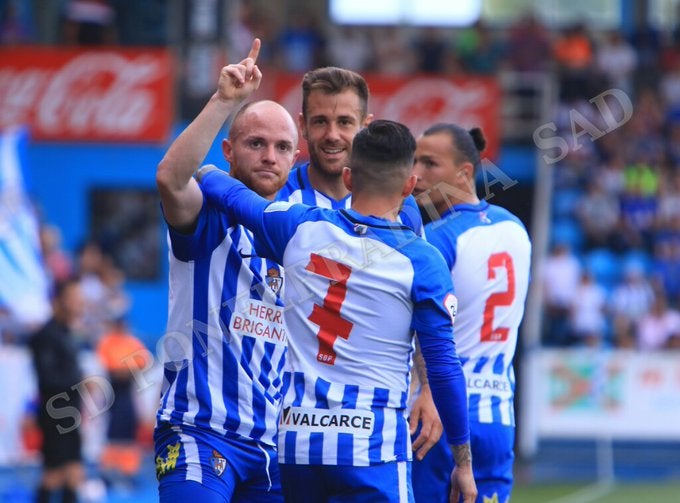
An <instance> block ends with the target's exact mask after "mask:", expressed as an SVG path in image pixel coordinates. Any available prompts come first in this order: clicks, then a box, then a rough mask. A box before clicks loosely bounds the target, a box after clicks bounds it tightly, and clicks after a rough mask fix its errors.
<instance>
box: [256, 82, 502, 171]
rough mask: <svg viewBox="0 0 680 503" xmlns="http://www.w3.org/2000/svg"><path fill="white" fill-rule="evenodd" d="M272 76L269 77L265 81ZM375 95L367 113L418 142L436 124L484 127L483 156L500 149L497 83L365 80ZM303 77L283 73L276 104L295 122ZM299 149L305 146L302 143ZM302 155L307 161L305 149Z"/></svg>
mask: <svg viewBox="0 0 680 503" xmlns="http://www.w3.org/2000/svg"><path fill="white" fill-rule="evenodd" d="M268 77H269V73H268V74H267V75H265V79H266V78H268ZM364 77H365V78H366V82H367V83H368V87H369V89H370V92H371V97H370V100H369V111H370V112H371V113H372V114H373V116H374V117H375V118H376V119H390V120H395V121H399V122H401V123H403V124H405V125H407V126H408V127H409V128H410V129H411V131H412V132H413V134H414V135H416V137H417V136H418V135H420V134H421V133H422V132H423V131H425V129H427V128H428V127H429V126H432V125H433V124H435V123H437V122H454V123H456V124H460V125H461V126H463V127H466V128H472V127H475V126H477V127H481V128H482V130H483V131H484V134H485V136H486V139H487V147H486V149H485V150H484V153H483V157H485V158H487V159H490V160H494V159H496V157H497V155H498V150H499V147H500V118H501V117H500V110H501V90H500V87H499V85H498V83H497V82H496V80H495V79H494V78H491V77H479V76H455V77H453V76H442V77H438V76H425V75H420V76H418V75H416V76H413V77H408V78H407V77H393V76H386V75H375V74H373V75H371V74H369V75H365V76H364ZM301 82H302V75H291V74H285V75H284V74H279V75H278V76H277V77H276V82H275V84H274V97H273V99H275V100H276V101H278V102H279V103H281V104H282V105H283V106H285V107H286V108H287V109H288V111H290V112H291V113H292V114H293V116H294V117H296V118H297V115H298V113H299V112H300V111H301V110H302V88H301V86H300V83H301ZM300 147H301V149H304V148H305V147H306V145H305V142H301V144H300ZM300 154H301V156H303V157H305V158H306V154H307V152H306V150H304V151H302V152H301V153H300Z"/></svg>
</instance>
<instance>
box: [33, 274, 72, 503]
mask: <svg viewBox="0 0 680 503" xmlns="http://www.w3.org/2000/svg"><path fill="white" fill-rule="evenodd" d="M53 309H54V315H53V317H52V319H51V320H50V321H49V322H48V323H47V324H46V325H45V326H44V327H43V328H42V329H40V330H39V331H38V332H37V333H36V334H35V335H34V336H33V337H32V338H31V339H30V341H29V347H30V349H31V352H32V354H33V362H34V366H35V371H36V374H37V377H38V390H39V393H40V406H39V408H38V424H39V426H40V430H41V432H42V454H43V474H42V478H41V480H40V487H39V488H38V494H37V499H36V501H38V503H48V502H49V501H51V498H52V497H53V496H57V495H59V496H60V497H61V501H63V502H64V503H75V502H76V501H77V491H78V488H79V487H80V485H81V484H82V481H83V478H84V471H83V465H82V453H81V431H80V426H81V417H80V415H79V414H76V412H77V410H78V408H79V407H80V402H81V398H80V394H79V393H78V391H75V390H74V388H75V386H76V385H77V384H78V383H79V382H80V381H81V380H82V376H83V373H82V370H81V368H80V365H79V363H78V348H77V344H76V341H75V339H74V333H73V327H74V325H75V324H77V322H78V319H79V318H80V317H81V316H82V312H83V298H82V291H81V287H80V282H79V281H78V280H77V279H75V278H70V279H67V280H65V281H63V282H61V283H58V284H57V285H56V288H55V292H54V298H53ZM67 407H68V409H67ZM60 409H61V410H60ZM70 410H74V411H76V412H73V413H69V412H68V411H70Z"/></svg>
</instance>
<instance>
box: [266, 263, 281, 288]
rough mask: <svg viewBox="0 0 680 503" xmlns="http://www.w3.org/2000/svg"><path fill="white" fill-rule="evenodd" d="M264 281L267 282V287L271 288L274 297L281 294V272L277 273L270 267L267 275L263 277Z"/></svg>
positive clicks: (276, 270) (277, 271) (274, 268)
mask: <svg viewBox="0 0 680 503" xmlns="http://www.w3.org/2000/svg"><path fill="white" fill-rule="evenodd" d="M264 280H265V281H266V282H267V286H268V287H269V288H271V289H272V291H273V292H274V293H275V294H276V295H278V294H279V293H280V292H281V287H282V286H283V278H282V277H281V271H279V270H278V269H277V268H276V267H270V268H269V269H267V275H266V276H265V278H264Z"/></svg>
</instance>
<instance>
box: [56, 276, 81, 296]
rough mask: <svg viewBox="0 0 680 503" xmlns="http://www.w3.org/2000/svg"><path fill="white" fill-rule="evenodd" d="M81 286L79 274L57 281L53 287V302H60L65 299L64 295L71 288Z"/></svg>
mask: <svg viewBox="0 0 680 503" xmlns="http://www.w3.org/2000/svg"><path fill="white" fill-rule="evenodd" d="M79 284H80V276H78V275H77V274H71V275H69V276H67V277H65V278H62V279H60V280H59V281H56V282H55V283H54V285H52V292H51V294H52V295H51V298H52V300H59V299H61V298H62V297H63V295H64V294H65V293H66V290H68V289H69V288H71V287H72V286H73V285H79Z"/></svg>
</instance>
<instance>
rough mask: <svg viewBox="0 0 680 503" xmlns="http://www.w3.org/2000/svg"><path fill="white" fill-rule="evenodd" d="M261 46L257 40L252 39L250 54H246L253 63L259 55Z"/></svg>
mask: <svg viewBox="0 0 680 503" xmlns="http://www.w3.org/2000/svg"><path fill="white" fill-rule="evenodd" d="M261 45H262V42H260V39H259V38H256V39H253V45H252V47H251V48H250V52H249V53H248V57H249V58H251V59H252V60H253V63H257V56H258V55H259V54H260V46H261Z"/></svg>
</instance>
